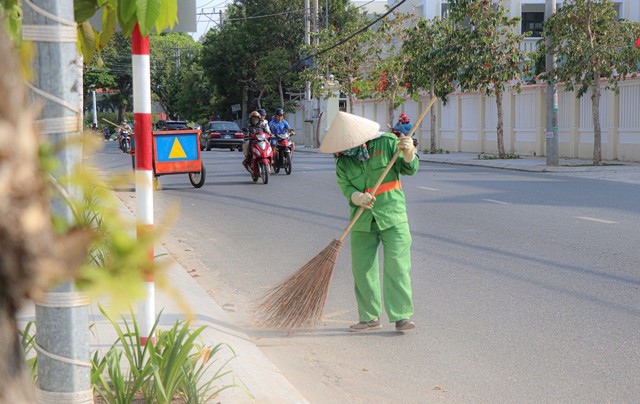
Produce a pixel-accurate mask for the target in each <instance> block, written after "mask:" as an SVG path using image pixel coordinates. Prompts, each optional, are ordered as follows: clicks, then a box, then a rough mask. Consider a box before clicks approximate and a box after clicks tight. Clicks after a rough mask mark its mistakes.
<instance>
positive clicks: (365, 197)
mask: <svg viewBox="0 0 640 404" xmlns="http://www.w3.org/2000/svg"><path fill="white" fill-rule="evenodd" d="M375 201H376V197H375V196H373V195H371V194H370V193H366V194H363V193H362V192H358V191H356V192H354V193H352V194H351V202H353V203H354V205H358V206H362V207H363V208H365V209H371V208H373V203H374V202H375Z"/></svg>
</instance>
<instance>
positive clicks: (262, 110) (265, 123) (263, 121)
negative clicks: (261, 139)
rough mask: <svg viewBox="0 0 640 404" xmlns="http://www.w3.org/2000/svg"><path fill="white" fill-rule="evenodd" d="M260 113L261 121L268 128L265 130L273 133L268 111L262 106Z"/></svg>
mask: <svg viewBox="0 0 640 404" xmlns="http://www.w3.org/2000/svg"><path fill="white" fill-rule="evenodd" d="M258 114H260V123H261V124H262V125H264V127H265V128H266V130H265V132H267V133H268V134H271V128H269V121H267V119H266V118H267V111H265V110H264V109H262V108H260V109H259V110H258Z"/></svg>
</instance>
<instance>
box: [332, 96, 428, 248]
mask: <svg viewBox="0 0 640 404" xmlns="http://www.w3.org/2000/svg"><path fill="white" fill-rule="evenodd" d="M437 99H438V98H437V97H433V98H432V99H431V101H429V104H427V107H426V108H425V109H424V111H422V114H420V117H419V118H418V120H417V121H416V123H415V124H414V125H413V127H412V128H411V130H410V131H409V134H408V135H407V136H408V137H411V136H413V134H414V132H415V131H416V129H417V128H418V126H419V125H420V123H421V122H422V120H423V119H424V117H425V116H426V115H427V112H428V111H429V110H430V109H431V107H432V106H433V104H435V103H436V100H437ZM398 156H400V149H398V151H396V153H395V154H394V155H393V157H392V158H391V161H389V164H387V166H386V167H385V169H384V171H383V172H382V174H381V175H380V178H378V181H377V182H376V185H374V186H373V188H372V189H371V195H375V194H376V191H377V190H378V188H379V187H380V184H382V181H384V177H386V176H387V174H389V171H390V170H391V167H393V165H394V164H395V162H396V160H397V159H398ZM362 212H364V207H362V206H361V207H360V209H358V211H357V212H356V215H355V216H354V217H353V219H351V222H349V225H348V226H347V228H346V229H344V231H343V232H342V234H340V237H339V238H338V241H340V242H342V241H344V239H345V237H347V234H349V232H350V231H351V228H352V227H353V225H354V224H355V223H356V221H357V220H358V219H359V218H360V215H362Z"/></svg>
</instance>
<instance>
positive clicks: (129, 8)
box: [118, 0, 136, 24]
mask: <svg viewBox="0 0 640 404" xmlns="http://www.w3.org/2000/svg"><path fill="white" fill-rule="evenodd" d="M135 14H136V3H135V2H134V1H132V0H118V20H119V22H120V24H122V22H123V21H129V20H131V19H132V18H133V17H134V16H135Z"/></svg>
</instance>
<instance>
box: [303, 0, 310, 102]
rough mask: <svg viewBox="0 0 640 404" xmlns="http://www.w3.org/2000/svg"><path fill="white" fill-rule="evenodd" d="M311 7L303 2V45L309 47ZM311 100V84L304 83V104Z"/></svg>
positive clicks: (308, 0) (307, 2) (305, 1)
mask: <svg viewBox="0 0 640 404" xmlns="http://www.w3.org/2000/svg"><path fill="white" fill-rule="evenodd" d="M310 31H311V5H310V0H304V44H305V45H306V46H307V47H309V45H311V35H310ZM310 99H311V83H310V82H308V81H307V82H306V83H305V86H304V100H305V104H306V103H307V102H308V101H309V100H310Z"/></svg>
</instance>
